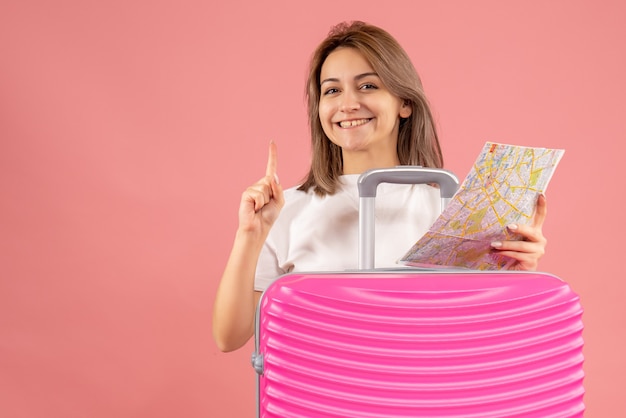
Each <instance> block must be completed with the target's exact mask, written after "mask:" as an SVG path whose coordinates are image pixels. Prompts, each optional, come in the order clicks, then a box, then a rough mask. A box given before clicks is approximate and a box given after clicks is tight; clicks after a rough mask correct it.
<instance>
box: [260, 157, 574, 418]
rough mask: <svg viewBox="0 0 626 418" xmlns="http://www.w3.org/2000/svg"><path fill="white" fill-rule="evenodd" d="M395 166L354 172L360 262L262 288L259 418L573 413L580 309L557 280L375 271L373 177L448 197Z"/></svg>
mask: <svg viewBox="0 0 626 418" xmlns="http://www.w3.org/2000/svg"><path fill="white" fill-rule="evenodd" d="M406 170H409V174H408V177H407V174H406V173H405V169H402V170H401V171H402V173H400V174H398V173H397V172H394V173H392V174H391V175H389V174H388V173H384V172H383V173H382V174H381V173H377V174H373V175H372V177H371V178H365V177H367V176H365V175H364V179H363V181H364V183H366V186H365V187H364V191H362V193H361V195H362V199H361V201H362V204H361V215H362V219H363V222H362V223H361V226H360V233H361V239H360V242H361V243H362V244H363V245H362V246H361V248H360V250H359V254H360V261H359V267H360V269H361V270H359V271H345V272H337V273H299V274H295V273H294V274H287V275H285V276H282V277H280V278H279V279H278V280H276V281H275V282H274V283H273V284H272V285H271V286H270V287H269V288H268V289H267V290H266V291H265V292H264V294H263V296H262V298H261V301H260V303H259V308H258V311H257V317H256V333H255V344H256V350H255V353H254V355H253V359H252V362H253V366H254V368H255V369H256V371H257V373H258V376H257V379H258V380H257V385H258V393H257V397H258V399H257V401H258V411H257V416H258V417H263V418H269V417H276V418H291V417H324V418H335V417H346V418H347V417H349V418H356V417H363V418H365V417H372V418H373V417H377V418H383V417H384V418H392V417H459V418H461V417H463V418H472V417H476V418H478V417H480V418H488V417H511V418H512V417H541V418H546V417H582V416H583V414H584V409H585V407H584V404H583V395H584V388H583V383H582V382H583V377H584V375H583V368H582V364H583V354H582V347H583V339H582V330H583V324H582V320H581V316H582V308H581V305H580V301H579V298H578V296H577V295H576V294H575V293H574V292H573V291H572V290H571V289H570V287H569V286H568V285H567V284H566V283H565V282H563V281H562V280H560V279H559V278H557V277H555V276H552V275H550V274H545V273H536V272H511V271H501V272H493V271H492V272H483V271H470V270H423V269H406V268H399V269H397V270H376V269H373V266H372V265H371V264H372V262H373V261H372V260H373V251H374V248H373V244H371V243H372V242H373V227H372V228H371V230H370V229H369V228H370V225H371V224H372V223H373V220H372V219H371V218H372V217H370V212H373V210H371V209H372V206H371V205H370V203H368V202H369V201H370V199H371V200H373V198H374V197H375V187H376V185H377V184H378V183H379V182H383V181H385V182H417V181H426V182H438V183H440V184H443V186H442V187H441V190H442V199H448V198H449V197H451V196H452V194H453V191H452V194H450V190H449V189H450V187H448V186H445V183H446V182H448V180H446V179H445V178H444V179H443V180H442V179H440V178H439V177H435V178H433V177H432V175H435V176H439V175H440V174H442V173H437V171H443V170H434V173H427V174H423V173H422V174H418V177H421V179H418V180H417V181H416V180H414V178H415V175H414V174H413V173H410V171H412V170H413V171H414V170H416V169H415V168H407V169H406ZM422 171H423V170H422ZM430 171H433V170H430ZM443 175H444V176H445V175H446V173H443ZM371 184H374V186H373V190H374V191H373V193H372V192H371V187H372V186H371ZM451 187H452V189H454V190H455V186H451ZM367 190H370V191H367ZM364 195H366V196H365V197H363V196H364ZM370 195H373V196H370ZM368 205H370V206H368ZM372 205H373V204H372Z"/></svg>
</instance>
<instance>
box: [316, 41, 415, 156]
mask: <svg viewBox="0 0 626 418" xmlns="http://www.w3.org/2000/svg"><path fill="white" fill-rule="evenodd" d="M320 80H321V82H320V102H319V117H320V122H321V124H322V128H323V129H324V132H325V133H326V135H327V136H328V138H329V139H330V140H331V141H332V142H333V143H335V144H336V145H338V146H339V147H341V148H342V150H343V155H344V160H345V158H346V157H348V156H349V155H353V154H356V153H368V154H370V155H378V156H380V157H387V158H389V157H390V156H391V155H393V156H394V158H395V159H397V155H396V152H397V151H396V144H397V141H398V129H399V124H400V118H401V117H402V118H406V117H408V116H409V115H410V114H411V108H410V106H408V105H405V104H403V101H402V100H401V99H400V98H399V97H397V96H395V95H393V94H392V93H391V92H390V91H389V90H387V88H386V87H385V85H384V84H383V83H382V81H381V79H380V78H379V77H378V75H377V74H376V72H375V71H374V69H373V68H372V66H371V65H370V64H369V62H368V61H367V60H366V59H365V57H364V56H363V55H362V54H361V53H360V52H359V51H357V50H356V49H354V48H338V49H336V50H335V51H333V52H332V53H330V54H329V55H328V57H327V58H326V61H324V64H323V65H322V68H321V74H320ZM344 162H345V161H344Z"/></svg>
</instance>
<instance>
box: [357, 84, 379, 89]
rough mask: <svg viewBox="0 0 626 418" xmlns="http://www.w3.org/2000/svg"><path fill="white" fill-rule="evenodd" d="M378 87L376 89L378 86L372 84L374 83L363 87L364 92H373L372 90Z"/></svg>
mask: <svg viewBox="0 0 626 418" xmlns="http://www.w3.org/2000/svg"><path fill="white" fill-rule="evenodd" d="M376 88H378V87H376V85H374V84H372V83H365V84H363V85H362V86H361V89H362V90H371V89H376Z"/></svg>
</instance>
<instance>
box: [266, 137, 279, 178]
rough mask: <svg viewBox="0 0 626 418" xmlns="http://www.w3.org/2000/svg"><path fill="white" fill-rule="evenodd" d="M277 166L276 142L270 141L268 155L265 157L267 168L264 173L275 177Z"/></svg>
mask: <svg viewBox="0 0 626 418" xmlns="http://www.w3.org/2000/svg"><path fill="white" fill-rule="evenodd" d="M277 166H278V152H277V150H276V143H275V142H274V141H270V150H269V155H268V157H267V169H266V170H265V175H266V176H270V177H272V178H276V168H277Z"/></svg>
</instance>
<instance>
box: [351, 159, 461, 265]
mask: <svg viewBox="0 0 626 418" xmlns="http://www.w3.org/2000/svg"><path fill="white" fill-rule="evenodd" d="M380 183H401V184H424V183H426V184H428V183H435V184H438V185H439V192H440V194H441V210H442V211H443V209H445V207H446V206H447V205H448V203H449V202H450V199H452V197H453V196H454V194H455V193H456V191H457V189H458V188H459V180H458V179H457V177H456V176H455V175H454V173H452V172H451V171H448V170H444V169H440V168H427V167H420V166H408V165H407V166H398V167H392V168H377V169H373V170H369V171H366V172H364V173H363V174H361V176H360V177H359V180H358V183H357V184H358V187H359V270H368V269H373V268H374V259H375V248H374V245H375V237H374V229H375V227H374V208H375V200H376V189H377V188H378V185H379V184H380Z"/></svg>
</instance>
